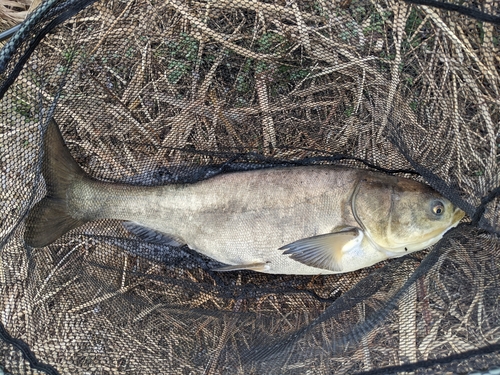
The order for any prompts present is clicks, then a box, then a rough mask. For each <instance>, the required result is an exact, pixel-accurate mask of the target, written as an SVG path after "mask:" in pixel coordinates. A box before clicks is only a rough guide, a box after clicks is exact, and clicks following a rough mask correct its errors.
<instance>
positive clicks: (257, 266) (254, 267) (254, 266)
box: [212, 263, 269, 272]
mask: <svg viewBox="0 0 500 375" xmlns="http://www.w3.org/2000/svg"><path fill="white" fill-rule="evenodd" d="M268 268H269V266H268V264H267V263H251V264H238V265H236V266H225V267H220V268H214V269H212V271H218V272H228V271H240V270H247V271H257V272H265V271H267V269H268Z"/></svg>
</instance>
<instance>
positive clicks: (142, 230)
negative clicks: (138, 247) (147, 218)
mask: <svg viewBox="0 0 500 375" xmlns="http://www.w3.org/2000/svg"><path fill="white" fill-rule="evenodd" d="M122 225H123V226H124V227H125V229H126V230H128V231H129V232H130V233H132V234H134V235H136V236H137V237H140V238H141V239H143V240H144V241H146V242H151V243H155V244H159V245H169V246H176V247H178V246H182V245H183V244H184V242H183V241H182V240H181V239H180V238H175V237H172V236H170V235H167V234H165V233H162V232H160V231H157V230H155V229H151V228H148V227H145V226H143V225H141V224H138V223H134V222H133V221H125V222H123V223H122Z"/></svg>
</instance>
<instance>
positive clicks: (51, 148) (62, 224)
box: [24, 120, 87, 247]
mask: <svg viewBox="0 0 500 375" xmlns="http://www.w3.org/2000/svg"><path fill="white" fill-rule="evenodd" d="M42 173H43V177H44V179H45V184H46V186H47V195H46V196H45V198H43V199H42V200H41V201H40V202H38V203H37V204H36V205H35V206H34V207H33V208H32V209H31V211H30V213H29V214H28V218H27V220H26V230H25V233H24V241H25V243H26V244H27V245H29V246H32V247H44V246H47V245H49V244H51V243H52V242H54V241H55V240H57V239H58V238H59V237H61V236H62V235H63V234H64V233H66V232H68V231H70V230H71V229H73V228H76V227H78V226H80V225H82V224H84V223H85V221H83V220H80V219H75V218H73V217H72V216H71V215H70V213H69V212H68V205H67V200H66V192H67V190H68V188H69V187H70V186H71V185H72V184H73V183H74V182H75V180H77V179H85V178H87V177H86V176H87V175H86V173H85V172H84V171H83V170H82V169H81V168H80V167H79V166H78V164H77V163H76V161H75V160H74V159H73V157H72V156H71V154H70V152H69V150H68V149H67V148H66V145H65V144H64V140H63V138H62V136H61V133H60V132H59V128H58V127H57V124H56V123H55V122H54V120H51V121H50V123H49V126H48V128H47V132H46V134H45V140H44V156H43V164H42Z"/></svg>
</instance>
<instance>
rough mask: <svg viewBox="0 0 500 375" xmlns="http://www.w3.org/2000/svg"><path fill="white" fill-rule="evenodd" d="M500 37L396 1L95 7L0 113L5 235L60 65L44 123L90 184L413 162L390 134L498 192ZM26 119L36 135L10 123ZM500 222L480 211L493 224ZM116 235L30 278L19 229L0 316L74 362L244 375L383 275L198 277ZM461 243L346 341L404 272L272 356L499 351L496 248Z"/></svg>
mask: <svg viewBox="0 0 500 375" xmlns="http://www.w3.org/2000/svg"><path fill="white" fill-rule="evenodd" d="M498 38H499V33H498V29H495V28H494V27H493V26H491V25H487V24H484V25H482V26H481V28H478V27H477V25H476V22H473V21H471V20H468V19H467V18H465V17H463V16H457V15H449V14H447V13H446V12H441V11H437V10H435V9H432V8H427V7H418V8H417V7H411V6H409V5H407V4H406V3H404V2H386V1H381V2H374V3H368V2H366V3H365V2H359V1H356V0H353V1H352V2H350V6H349V7H348V8H343V7H342V6H341V4H340V3H339V2H330V1H317V2H305V1H304V2H291V3H290V5H289V6H284V3H282V2H279V1H278V2H276V3H274V4H269V3H262V2H259V1H257V0H245V1H241V2H231V1H222V2H217V3H213V2H203V1H199V2H180V1H175V0H169V1H164V2H155V1H137V2H128V3H123V2H109V3H106V2H104V3H97V4H95V6H93V7H92V8H91V9H88V10H86V11H85V12H82V13H81V14H80V15H78V16H77V17H75V18H74V19H72V20H70V21H69V22H67V23H66V25H65V26H64V27H61V28H59V29H58V30H57V32H55V33H54V34H53V35H50V36H49V37H48V38H47V39H46V40H44V41H43V43H42V45H41V46H40V48H39V50H38V51H37V53H36V54H35V55H34V56H33V57H32V59H31V60H30V63H29V66H28V67H27V69H26V70H25V71H24V73H23V74H24V77H28V78H29V79H28V80H18V81H17V82H16V85H15V86H14V87H13V89H12V90H11V91H10V92H9V96H8V97H7V99H4V101H3V102H2V103H1V109H0V115H1V116H2V119H1V121H2V122H1V123H0V143H1V144H2V150H6V151H2V159H1V160H2V163H1V164H0V170H1V173H2V174H1V177H2V180H1V181H2V183H4V184H5V183H6V184H8V188H5V189H4V190H3V191H2V192H1V193H0V194H2V196H1V197H0V198H1V199H2V202H4V203H3V206H2V208H0V217H1V218H2V227H0V233H1V234H2V235H3V234H5V233H6V232H10V231H12V230H13V227H14V226H15V225H16V224H17V222H18V221H19V212H14V213H12V212H11V208H12V207H19V206H20V205H24V206H26V205H27V204H28V203H29V200H28V197H30V196H31V195H30V193H29V190H28V188H29V187H30V186H32V185H33V176H34V175H33V166H34V163H35V162H36V160H37V158H36V154H35V152H36V150H37V148H36V146H37V144H38V143H37V140H38V128H37V127H36V126H35V124H36V123H37V116H38V115H37V113H35V112H34V111H33V110H32V108H33V104H34V103H36V104H38V103H39V101H40V100H41V101H43V103H44V104H46V103H51V102H52V101H53V99H54V97H55V95H56V94H57V92H58V89H59V83H60V81H59V77H61V76H62V75H63V74H64V73H65V72H66V71H67V69H66V64H68V63H69V62H71V63H72V67H71V69H70V70H69V71H68V75H67V77H66V79H67V84H66V86H65V88H64V92H63V95H62V96H61V97H60V99H59V102H58V106H57V111H56V115H55V116H56V119H57V121H58V123H59V124H60V126H61V127H62V129H63V133H64V136H65V139H66V140H67V142H68V145H69V147H70V149H71V150H72V152H73V154H74V155H75V156H77V159H78V161H79V162H80V163H81V164H82V165H83V167H84V168H85V169H86V170H87V171H88V172H89V173H91V174H92V175H93V176H95V177H97V178H102V179H109V180H127V179H129V178H131V177H133V176H137V175H140V174H146V175H148V176H150V177H151V178H153V177H154V175H153V173H152V172H151V171H152V170H153V171H154V170H156V171H163V174H165V173H166V172H165V171H172V170H175V168H178V167H179V166H204V165H210V164H219V163H223V162H225V161H226V160H227V158H228V153H229V154H231V155H234V153H235V152H243V153H244V152H258V153H259V154H261V155H264V156H266V157H270V158H275V159H285V160H300V159H303V158H306V157H319V156H330V155H332V154H344V155H351V156H356V157H357V158H362V159H365V160H366V161H368V162H369V163H372V164H375V165H379V166H381V167H384V168H388V169H398V168H399V169H404V168H410V167H411V164H410V163H409V162H408V160H407V159H406V158H405V156H404V155H402V154H401V153H400V152H399V150H398V149H397V147H395V146H394V145H393V144H392V143H391V141H390V140H389V136H390V135H391V134H392V132H393V131H394V126H396V127H397V129H399V134H400V136H401V140H403V141H404V142H405V143H406V145H407V146H408V148H409V149H410V154H411V155H409V156H411V157H412V158H413V159H414V160H415V161H416V162H417V163H421V164H422V165H424V166H426V167H428V168H430V169H432V170H433V172H434V173H436V175H438V176H440V177H441V178H442V179H443V180H444V181H445V182H447V183H454V184H456V190H455V191H454V192H455V193H457V194H459V195H460V197H461V198H462V199H464V200H466V201H467V202H469V203H471V204H473V205H477V204H478V202H479V201H480V198H481V197H482V196H484V195H486V194H487V193H488V191H490V190H491V189H492V188H493V187H496V186H498V185H499V179H498V176H499V170H498V166H497V155H498V144H500V140H499V139H498V138H497V137H498V134H499V130H500V129H499V125H498V124H499V123H500V111H499V108H500V105H499V104H500V98H499V93H498V87H499V83H500V73H499V64H500V61H499V59H498V56H499V55H500V54H499V51H498V48H499V47H498ZM464 67H467V69H464ZM9 100H10V102H7V101H9ZM14 115H15V116H14ZM21 121H24V122H25V123H28V124H32V125H29V126H23V131H22V132H21V133H20V132H19V131H18V130H17V129H18V125H17V124H18V123H19V122H21ZM16 126H17V127H16ZM26 137H28V138H29V137H32V138H33V141H32V143H29V144H28V145H26V146H25V147H26V148H25V149H23V148H22V147H13V146H10V145H13V144H17V143H19V142H24V141H25V140H26V139H27V138H26ZM5 145H6V146H9V147H7V148H4V147H3V146H5ZM407 156H408V155H407ZM244 160H247V161H248V158H247V159H244ZM346 163H348V164H351V165H357V166H362V164H359V163H355V162H353V161H351V162H346ZM18 165H22V166H23V168H17V166H18ZM14 170H16V173H14V172H13V171H14ZM18 170H21V171H22V170H25V171H26V173H25V174H24V175H23V174H22V173H21V174H18V173H17V171H18ZM28 175H29V176H31V177H29V178H27V177H26V176H28ZM5 186H7V185H5ZM20 187H22V188H20ZM14 191H17V192H19V193H18V195H19V197H18V196H16V193H14ZM37 191H38V192H39V193H40V192H41V189H37ZM24 206H23V207H24ZM498 212H499V211H498V208H496V207H495V206H494V205H490V206H488V209H487V212H486V217H487V218H488V219H489V220H490V223H491V225H492V226H497V227H498ZM470 213H471V212H469V214H470ZM18 230H19V234H20V233H21V232H22V227H20V228H19V229H18ZM119 231H120V228H119V226H118V225H116V223H105V224H104V225H97V226H89V227H86V228H85V229H84V230H82V231H80V232H79V234H75V235H73V236H72V237H70V238H69V239H67V240H65V241H61V243H60V244H59V245H55V246H52V247H51V248H50V249H43V250H40V251H36V252H35V253H34V254H33V258H32V259H31V260H32V262H33V264H34V269H33V271H32V272H31V274H30V278H29V282H27V280H28V279H27V258H26V257H25V252H24V249H23V248H22V246H21V245H20V240H19V239H20V238H21V235H19V236H14V237H13V238H12V240H11V241H10V242H9V245H8V246H6V247H5V248H4V249H2V262H3V272H2V275H3V276H2V285H4V289H3V298H4V302H3V313H2V322H3V323H4V324H5V325H6V327H7V328H9V329H11V330H12V331H13V332H11V333H12V334H14V335H17V336H19V337H21V338H23V339H24V340H26V341H27V342H29V343H30V344H31V345H32V348H33V349H34V351H35V352H36V353H38V355H39V357H41V358H42V359H44V360H46V361H48V362H52V363H58V364H59V366H60V368H61V369H65V371H64V372H67V373H83V372H84V371H86V370H87V371H90V373H138V372H139V370H140V369H142V370H143V371H144V369H145V368H147V369H148V371H149V372H150V373H152V372H153V371H156V372H158V373H162V371H163V370H164V369H165V368H169V369H179V372H186V373H187V372H195V373H206V374H212V373H218V371H219V372H220V371H221V370H220V369H221V368H224V367H226V368H229V369H231V371H234V373H251V369H249V367H248V366H246V365H245V364H244V363H243V362H241V361H242V360H241V359H240V357H239V354H241V353H243V352H245V350H248V348H250V347H253V346H256V347H257V346H258V345H262V344H264V343H267V342H268V341H270V340H271V339H273V338H276V337H283V336H286V335H287V334H292V333H293V332H296V331H297V330H299V329H300V328H301V327H304V326H307V325H308V324H310V323H311V322H312V321H314V319H316V318H318V317H319V316H321V314H322V313H323V312H324V311H325V310H326V309H327V307H328V306H329V305H330V304H331V301H333V300H334V299H336V298H338V297H339V296H341V295H343V294H344V293H346V292H347V291H349V290H350V289H351V288H353V287H354V285H356V283H357V282H358V281H360V280H362V279H363V278H364V277H365V276H367V275H369V274H370V273H371V272H372V271H373V269H370V270H361V271H359V272H356V273H352V274H348V275H339V276H329V277H313V278H309V277H292V276H266V275H260V274H254V273H241V274H237V273H231V274H214V273H212V272H209V271H205V270H204V269H209V268H210V265H211V264H212V263H211V261H210V260H204V259H199V258H197V257H196V256H193V254H191V253H186V252H183V251H180V250H175V253H173V254H171V260H170V262H171V263H172V264H173V265H171V264H160V263H156V262H150V261H148V260H146V259H143V258H141V257H137V256H136V255H137V252H138V250H137V248H136V247H139V246H140V251H142V252H144V251H149V252H151V253H153V252H154V251H157V250H155V249H153V248H152V247H150V246H149V247H148V245H145V244H137V243H131V242H128V243H127V242H124V241H126V240H118V239H116V238H113V236H114V235H116V233H120V232H119ZM121 233H123V235H124V236H125V235H126V234H125V233H124V232H121ZM96 235H101V236H106V235H108V236H111V238H104V237H97V236H96ZM465 238H466V239H461V240H460V241H457V242H456V243H455V244H454V246H453V247H451V248H449V249H448V253H447V254H445V255H444V256H442V257H441V258H440V259H441V260H440V263H438V264H437V265H436V266H435V267H434V268H433V269H432V271H431V272H429V273H428V274H427V275H426V277H425V278H422V279H420V280H419V281H418V282H417V283H416V284H414V285H413V286H412V287H411V288H409V290H408V292H407V295H406V296H405V297H404V298H403V299H402V300H401V301H400V302H399V305H398V309H397V311H396V312H394V313H393V314H391V315H390V316H389V317H388V318H387V319H386V320H385V321H384V323H383V324H382V325H381V326H380V327H379V328H377V329H375V330H373V331H372V332H371V333H370V334H368V335H366V336H365V337H363V339H362V340H361V341H360V343H359V345H358V346H355V347H354V348H352V347H350V348H346V349H345V351H344V352H341V353H335V354H331V353H330V352H329V350H328V348H329V345H331V344H332V343H333V342H335V339H338V338H339V335H341V334H344V333H348V332H349V330H350V329H351V328H352V327H353V326H354V325H355V324H357V323H360V322H363V321H366V320H369V319H371V318H372V317H373V315H374V312H376V311H377V309H380V308H382V307H383V306H384V304H385V302H386V301H387V300H388V299H390V298H391V296H393V295H394V293H395V292H396V291H397V289H398V288H399V287H400V286H401V285H402V284H403V283H404V281H405V280H406V277H407V275H410V274H411V272H412V270H413V269H414V266H415V263H414V262H409V263H408V265H407V267H408V269H405V272H406V273H403V274H401V275H400V276H397V277H396V276H395V277H394V280H393V283H392V284H391V285H387V287H386V288H381V290H380V291H379V292H377V293H376V294H374V295H371V296H367V297H366V299H365V300H364V301H363V302H360V303H358V304H357V305H356V306H355V307H354V308H352V309H351V310H349V311H347V312H344V313H342V314H339V315H338V316H336V317H335V318H332V319H328V320H327V321H325V322H324V323H322V324H320V325H318V326H317V327H316V328H314V329H313V330H312V331H311V332H309V333H307V334H306V335H305V336H304V338H299V339H297V340H296V344H295V346H294V347H293V350H292V353H293V354H294V355H295V359H293V358H291V359H290V360H289V361H288V362H287V363H286V366H285V367H284V368H286V369H288V370H289V371H290V373H294V372H296V373H304V372H305V370H306V369H307V368H308V367H312V366H314V367H315V368H316V369H318V370H317V371H324V372H325V373H328V372H329V371H332V369H334V370H337V371H343V373H347V374H348V373H353V372H354V371H361V370H363V369H365V370H369V369H374V368H378V367H381V366H387V365H397V364H404V363H408V362H413V361H415V360H420V359H428V358H433V357H442V356H445V355H447V354H452V353H457V352H460V351H463V350H465V349H468V348H475V347H480V346H482V345H486V344H487V343H494V342H498V337H499V332H498V328H497V327H498V324H496V325H495V322H498V318H499V317H498V311H500V309H498V301H497V300H496V299H494V298H492V297H491V295H492V293H493V292H492V291H493V290H495V285H496V284H498V276H497V275H498V272H497V271H498V266H499V265H498V260H497V259H498V251H499V246H498V243H497V242H496V241H495V240H493V239H491V238H490V237H488V236H485V237H478V235H477V233H472V234H470V233H469V234H467V236H466V237H465ZM473 249H474V250H478V249H481V251H482V253H477V254H476V253H474V252H473V251H472V250H473ZM163 251H164V250H163ZM203 262H205V263H203ZM200 264H201V265H203V266H204V267H203V268H200ZM376 268H378V267H375V269H376ZM20 306H23V307H24V308H23V309H21V307H20ZM21 310H23V311H25V313H24V314H21V315H20V314H19V311H21ZM259 340H262V341H259ZM301 352H303V353H307V354H308V356H304V357H301V354H300V353H301ZM313 354H314V355H313ZM186 358H187V359H188V360H186ZM92 366H94V367H95V369H94V370H92ZM269 366H272V364H270V365H269ZM265 369H267V370H269V368H265ZM254 370H255V371H257V369H254ZM261 370H262V369H261ZM232 373H233V372H232ZM257 373H258V372H257ZM261 373H262V371H261Z"/></svg>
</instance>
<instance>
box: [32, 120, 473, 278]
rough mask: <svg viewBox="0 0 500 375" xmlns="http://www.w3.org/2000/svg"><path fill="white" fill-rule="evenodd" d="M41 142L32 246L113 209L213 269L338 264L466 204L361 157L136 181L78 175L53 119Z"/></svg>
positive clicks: (278, 270)
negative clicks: (353, 162)
mask: <svg viewBox="0 0 500 375" xmlns="http://www.w3.org/2000/svg"><path fill="white" fill-rule="evenodd" d="M43 147H44V153H43V161H42V175H43V177H44V180H45V184H46V188H47V194H46V195H45V197H44V198H42V199H41V200H40V201H39V202H37V203H36V204H35V205H34V206H33V208H32V209H31V210H30V211H29V213H28V215H27V219H26V222H25V233H24V240H25V244H26V245H27V246H30V247H32V248H41V247H45V246H48V245H50V244H52V243H53V242H54V241H56V240H57V239H59V238H60V237H61V236H63V235H65V234H66V233H67V232H70V231H71V230H72V229H74V228H77V227H80V226H81V225H84V224H85V223H88V222H92V221H95V220H101V219H115V220H121V221H122V224H123V226H124V228H125V229H127V230H128V231H129V232H130V234H132V235H134V236H138V237H139V238H141V239H143V240H145V241H149V242H152V243H159V244H165V245H169V246H173V250H174V251H175V247H179V246H184V245H187V246H188V247H189V248H191V249H193V250H195V251H196V252H199V253H201V254H204V255H205V256H208V257H210V258H212V259H214V260H216V261H218V262H220V263H222V264H224V266H222V267H219V268H216V269H215V270H216V271H221V272H223V271H235V270H252V271H257V272H263V273H269V274H290V275H320V274H336V273H345V272H351V271H355V270H358V269H361V268H365V267H369V266H372V265H374V264H376V263H378V262H381V261H383V260H386V259H389V258H395V257H401V256H403V255H406V254H409V253H412V252H415V251H419V250H422V249H425V248H427V247H429V246H431V245H433V244H435V243H436V242H438V241H439V240H440V239H441V238H442V236H443V235H444V233H446V232H447V231H448V230H449V229H451V228H453V227H455V226H456V225H457V224H458V223H459V221H460V220H461V219H462V218H463V217H464V215H465V213H464V212H463V211H462V210H461V209H460V208H458V207H456V206H455V205H454V204H453V203H451V202H450V201H449V200H448V199H446V198H444V197H443V196H442V195H441V194H439V193H438V192H436V191H435V190H433V189H432V188H431V187H429V186H427V185H425V184H422V183H420V182H417V181H414V180H411V179H406V178H402V177H399V176H394V175H389V174H386V173H383V172H378V171H370V170H366V169H360V168H350V167H345V166H334V165H310V166H294V167H283V166H281V167H275V168H268V169H258V170H249V171H241V172H231V173H223V174H219V175H216V176H213V177H211V178H208V179H205V180H201V181H198V182H195V183H188V184H187V183H172V184H165V185H161V186H136V185H130V184H123V183H114V182H107V181H102V180H98V179H96V178H94V177H92V176H90V175H89V174H87V173H86V172H85V171H84V170H83V169H82V168H81V167H80V166H79V165H78V164H77V162H76V161H75V160H74V158H73V157H72V155H71V153H70V152H69V150H68V148H67V147H66V145H65V143H64V140H63V138H62V135H61V133H60V130H59V128H58V125H57V124H56V123H55V121H54V120H51V121H50V122H49V125H48V128H47V131H46V134H45V138H44V146H43Z"/></svg>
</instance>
